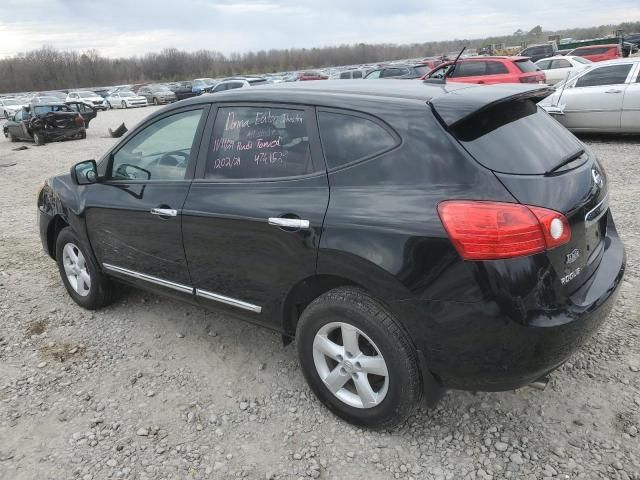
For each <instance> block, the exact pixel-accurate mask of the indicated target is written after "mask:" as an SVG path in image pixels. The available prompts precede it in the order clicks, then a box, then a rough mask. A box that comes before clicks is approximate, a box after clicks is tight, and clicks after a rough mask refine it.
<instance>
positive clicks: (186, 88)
mask: <svg viewBox="0 0 640 480" xmlns="http://www.w3.org/2000/svg"><path fill="white" fill-rule="evenodd" d="M168 87H169V90H171V91H172V92H173V93H175V94H176V98H177V99H178V100H184V99H185V98H190V97H193V96H195V93H193V82H175V83H173V84H171V85H168Z"/></svg>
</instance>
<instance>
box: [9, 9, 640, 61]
mask: <svg viewBox="0 0 640 480" xmlns="http://www.w3.org/2000/svg"><path fill="white" fill-rule="evenodd" d="M637 20H640V1H638V0H606V1H603V0H535V1H532V0H527V1H522V0H482V1H478V0H444V1H443V0H236V1H232V0H210V1H207V0H101V1H96V0H0V58H4V57H7V56H13V55H15V54H17V53H19V52H25V51H29V50H34V49H37V48H40V47H42V46H44V45H46V46H50V47H54V48H58V49H61V50H77V51H83V50H88V49H96V50H98V51H99V52H100V53H101V54H102V55H106V56H109V57H119V56H124V57H129V56H132V55H142V54H144V53H147V52H153V51H159V50H162V49H163V48H167V47H176V48H178V49H181V50H188V51H193V50H200V49H209V50H217V51H220V52H222V53H224V54H228V53H231V52H247V51H251V50H253V51H257V50H261V49H270V48H292V47H298V48H302V47H320V46H327V45H339V44H344V43H347V44H352V43H359V42H365V43H413V42H425V41H432V40H452V39H456V38H458V39H460V38H481V37H486V36H490V35H491V36H492V35H507V34H511V33H513V32H514V31H516V30H517V29H519V28H521V29H523V30H530V29H531V28H533V27H534V26H536V25H542V27H543V28H544V29H545V30H555V29H561V28H572V27H589V26H595V25H603V24H610V23H611V24H614V23H620V22H624V21H637Z"/></svg>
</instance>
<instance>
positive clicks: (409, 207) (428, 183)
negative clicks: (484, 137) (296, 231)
mask: <svg viewBox="0 0 640 480" xmlns="http://www.w3.org/2000/svg"><path fill="white" fill-rule="evenodd" d="M362 110H363V111H366V112H367V113H370V114H372V115H376V116H378V117H380V118H382V119H383V120H385V121H386V122H387V123H388V124H389V125H391V126H392V127H393V128H394V129H395V130H396V131H397V133H398V134H399V135H400V136H401V138H402V143H401V145H400V146H399V147H398V148H396V149H394V150H392V151H390V152H388V153H385V154H383V155H380V156H378V157H374V158H372V159H370V160H366V161H364V162H361V163H358V164H356V165H354V166H351V167H346V168H343V169H340V170H337V171H334V172H330V173H329V184H330V189H331V196H330V202H329V208H328V211H327V215H326V219H325V223H324V232H323V235H322V238H321V241H320V251H319V255H318V273H327V274H333V275H341V276H344V277H345V278H349V279H350V280H352V281H354V282H356V283H358V284H359V285H361V286H363V287H364V288H367V289H368V290H369V291H371V292H372V293H373V294H374V295H376V296H378V297H379V298H382V299H385V300H397V299H403V298H409V297H419V298H423V299H456V300H460V301H477V300H479V299H480V298H481V292H480V290H479V288H478V287H477V285H476V282H475V280H474V275H475V273H474V272H475V268H474V266H473V265H470V264H468V262H466V263H465V262H462V261H461V259H460V257H459V256H458V254H457V252H456V251H455V249H454V248H453V246H452V245H451V243H450V242H449V239H448V237H447V235H446V233H445V231H444V229H443V227H442V224H441V222H440V218H439V217H438V213H437V205H438V203H439V202H440V201H442V200H445V199H454V198H465V199H469V198H473V199H479V200H497V201H514V199H513V197H511V195H510V194H509V193H508V192H507V191H506V189H505V188H504V187H503V186H502V185H501V184H500V183H499V182H498V180H497V179H496V178H495V176H494V175H493V174H492V173H491V172H490V171H489V170H487V169H485V168H484V167H482V166H480V165H479V164H478V163H477V162H475V160H473V159H472V158H471V157H469V156H468V155H467V154H466V153H465V152H464V151H463V150H462V148H461V147H460V146H459V145H458V144H457V142H455V141H454V140H453V139H452V138H451V137H450V136H449V135H448V133H446V132H445V131H444V129H443V128H442V127H441V126H440V124H439V123H438V122H437V121H436V120H435V118H433V115H432V113H431V111H430V109H429V108H428V106H427V105H426V104H424V103H422V102H417V101H416V102H401V101H394V102H393V103H388V104H384V106H381V105H377V106H376V111H367V109H366V106H365V105H363V107H362Z"/></svg>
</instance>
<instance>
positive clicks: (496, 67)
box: [487, 62, 509, 75]
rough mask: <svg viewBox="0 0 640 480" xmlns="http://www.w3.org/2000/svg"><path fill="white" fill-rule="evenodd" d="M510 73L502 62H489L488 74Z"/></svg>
mask: <svg viewBox="0 0 640 480" xmlns="http://www.w3.org/2000/svg"><path fill="white" fill-rule="evenodd" d="M503 73H509V70H507V67H505V66H504V65H503V64H502V63H500V62H487V75H500V74H503Z"/></svg>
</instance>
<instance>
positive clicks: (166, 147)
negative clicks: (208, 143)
mask: <svg viewBox="0 0 640 480" xmlns="http://www.w3.org/2000/svg"><path fill="white" fill-rule="evenodd" d="M201 117H202V109H198V110H190V111H188V112H182V113H176V114H174V115H171V116H168V117H165V118H162V119H161V120H158V121H157V122H155V123H152V124H151V125H149V126H148V127H146V128H144V129H143V130H142V131H140V132H139V133H137V134H136V135H135V136H134V137H133V138H131V139H130V140H129V141H128V142H127V143H126V144H125V145H124V146H123V147H122V148H121V149H120V150H118V152H117V153H116V154H115V155H114V156H113V162H112V165H111V178H112V179H114V180H182V179H184V176H185V173H186V170H187V165H188V163H189V160H190V159H191V147H192V144H193V140H194V138H195V135H196V130H197V129H198V124H199V122H200V118H201Z"/></svg>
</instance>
